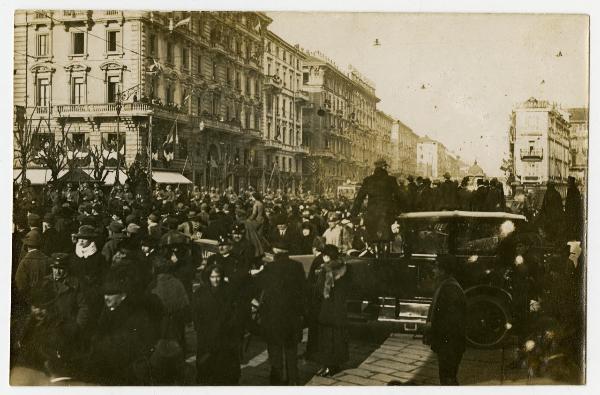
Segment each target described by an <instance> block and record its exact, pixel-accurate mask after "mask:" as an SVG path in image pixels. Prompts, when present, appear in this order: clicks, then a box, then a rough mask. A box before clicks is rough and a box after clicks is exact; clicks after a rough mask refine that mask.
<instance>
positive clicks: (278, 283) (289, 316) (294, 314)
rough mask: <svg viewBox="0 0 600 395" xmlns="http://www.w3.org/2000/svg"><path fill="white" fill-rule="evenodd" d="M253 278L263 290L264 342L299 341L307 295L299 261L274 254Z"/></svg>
mask: <svg viewBox="0 0 600 395" xmlns="http://www.w3.org/2000/svg"><path fill="white" fill-rule="evenodd" d="M255 279H256V281H257V284H258V286H259V287H260V289H262V291H263V294H262V295H263V296H262V305H261V307H260V314H261V325H262V331H263V333H264V335H265V338H266V341H267V342H268V343H279V344H282V343H283V344H287V345H292V344H297V343H298V342H300V340H301V338H302V337H301V334H302V332H301V330H302V317H303V315H304V309H305V297H306V292H305V277H304V268H303V267H302V264H301V263H300V262H297V261H293V260H291V259H290V258H289V256H288V255H287V254H275V257H274V261H273V262H270V263H268V264H266V265H265V268H264V270H263V271H262V272H261V273H260V274H258V275H257V276H256V277H255Z"/></svg>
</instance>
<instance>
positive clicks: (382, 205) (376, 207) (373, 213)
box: [351, 159, 402, 252]
mask: <svg viewBox="0 0 600 395" xmlns="http://www.w3.org/2000/svg"><path fill="white" fill-rule="evenodd" d="M387 168H388V164H387V162H386V161H385V159H378V160H377V161H376V162H375V170H374V172H373V174H372V175H370V176H368V177H366V178H365V179H364V180H363V182H362V186H361V187H360V190H359V191H358V194H357V195H356V199H354V204H353V206H352V210H351V215H352V216H357V215H358V213H359V211H361V208H362V205H363V202H364V200H365V198H368V199H369V200H368V206H367V209H366V211H365V227H366V229H367V236H368V241H369V242H371V243H375V245H376V247H375V249H376V251H377V252H379V251H383V249H384V248H383V247H384V245H385V243H386V242H389V241H391V240H392V232H391V228H390V227H391V225H392V223H393V222H394V218H395V216H396V215H397V214H398V213H399V211H400V206H401V200H402V199H401V191H400V187H399V186H398V182H397V181H396V178H395V177H393V176H390V175H389V174H388V172H387Z"/></svg>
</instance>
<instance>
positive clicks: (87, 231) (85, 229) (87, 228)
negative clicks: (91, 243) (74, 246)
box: [75, 225, 98, 239]
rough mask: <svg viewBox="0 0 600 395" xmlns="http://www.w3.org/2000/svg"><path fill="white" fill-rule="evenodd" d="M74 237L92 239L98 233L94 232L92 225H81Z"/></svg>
mask: <svg viewBox="0 0 600 395" xmlns="http://www.w3.org/2000/svg"><path fill="white" fill-rule="evenodd" d="M75 237H76V238H78V239H94V238H96V237H98V232H96V228H94V227H93V226H92V225H82V226H80V227H79V230H78V232H77V234H76V235H75Z"/></svg>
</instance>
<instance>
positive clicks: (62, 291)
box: [48, 276, 90, 338]
mask: <svg viewBox="0 0 600 395" xmlns="http://www.w3.org/2000/svg"><path fill="white" fill-rule="evenodd" d="M48 281H51V280H50V279H48ZM51 284H52V286H53V288H54V291H55V292H56V301H55V307H56V310H57V312H58V314H59V316H60V317H62V319H63V320H64V322H65V324H66V325H67V329H68V332H69V335H70V337H72V338H76V337H78V336H80V335H81V332H82V331H83V330H86V329H87V328H88V325H89V324H90V308H89V306H88V304H87V300H86V299H85V296H84V294H83V290H82V289H81V284H80V282H79V280H78V279H77V278H75V277H70V276H69V277H66V278H65V279H63V280H60V281H51Z"/></svg>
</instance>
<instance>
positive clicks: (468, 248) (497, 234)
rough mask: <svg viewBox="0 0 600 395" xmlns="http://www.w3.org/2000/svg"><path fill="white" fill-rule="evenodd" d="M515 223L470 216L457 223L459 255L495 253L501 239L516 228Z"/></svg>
mask: <svg viewBox="0 0 600 395" xmlns="http://www.w3.org/2000/svg"><path fill="white" fill-rule="evenodd" d="M514 226H515V225H514V223H513V222H512V221H510V220H505V219H496V218H494V219H480V218H469V219H465V220H464V221H458V222H457V224H456V236H455V249H456V254H457V255H484V256H485V255H488V256H489V255H495V254H496V253H497V249H498V245H499V243H500V240H501V239H502V238H503V237H504V236H506V233H507V232H509V233H510V232H512V230H514Z"/></svg>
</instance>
